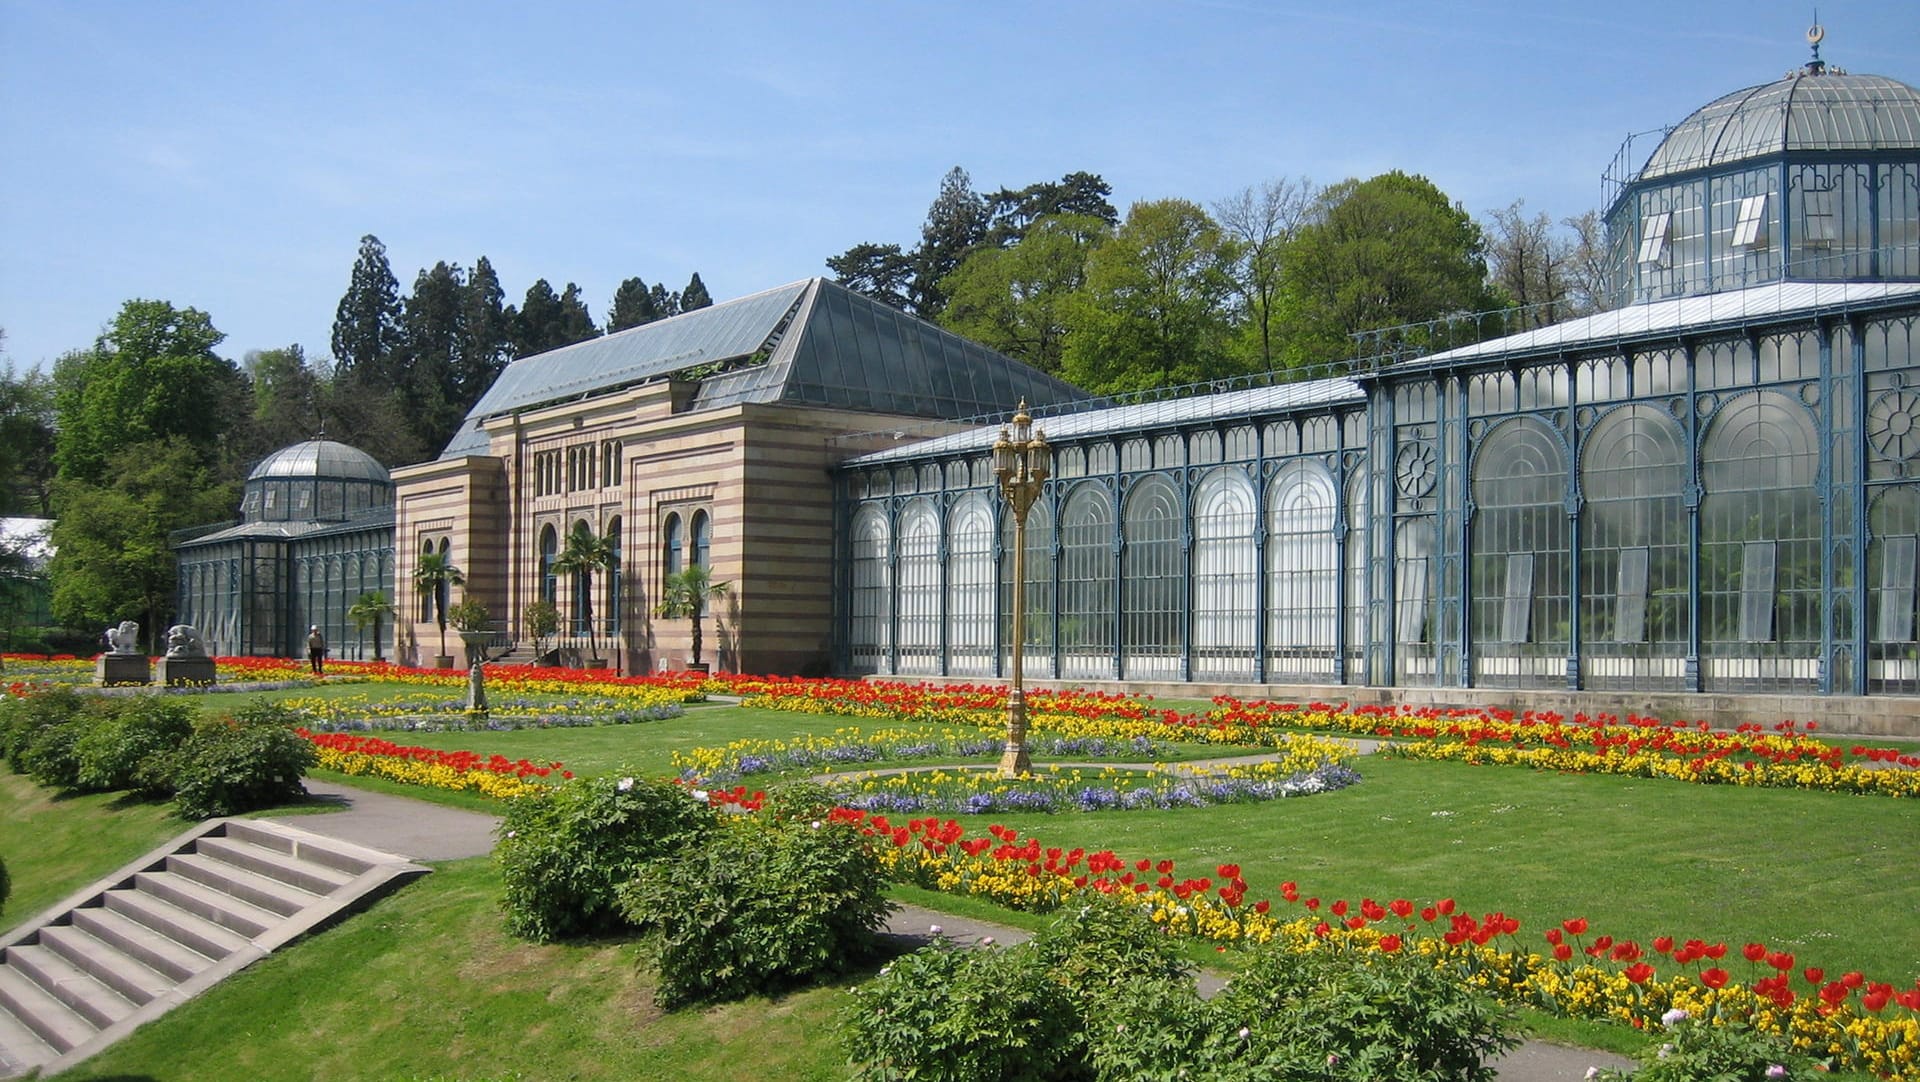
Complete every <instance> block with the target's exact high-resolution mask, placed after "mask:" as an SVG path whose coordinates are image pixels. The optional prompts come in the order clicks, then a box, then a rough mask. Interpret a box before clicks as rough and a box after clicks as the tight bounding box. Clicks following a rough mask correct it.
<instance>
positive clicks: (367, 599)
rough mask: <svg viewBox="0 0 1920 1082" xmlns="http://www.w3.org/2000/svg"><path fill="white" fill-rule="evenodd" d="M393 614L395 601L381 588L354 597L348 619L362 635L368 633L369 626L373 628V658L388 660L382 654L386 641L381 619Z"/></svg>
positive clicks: (348, 610) (348, 611)
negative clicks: (381, 627)
mask: <svg viewBox="0 0 1920 1082" xmlns="http://www.w3.org/2000/svg"><path fill="white" fill-rule="evenodd" d="M392 615H393V602H391V601H389V600H387V595H386V593H385V592H384V591H381V590H368V591H367V592H365V593H363V594H361V595H360V596H359V597H356V598H354V599H353V604H352V605H351V606H349V607H348V609H347V619H349V620H352V621H353V626H354V627H356V628H358V629H359V630H360V633H361V634H362V635H364V634H366V632H367V628H368V627H372V628H373V660H375V661H385V660H386V659H385V658H383V657H381V656H380V645H381V643H382V642H383V641H384V637H383V636H382V635H381V634H380V621H382V620H384V619H386V618H387V617H389V616H392Z"/></svg>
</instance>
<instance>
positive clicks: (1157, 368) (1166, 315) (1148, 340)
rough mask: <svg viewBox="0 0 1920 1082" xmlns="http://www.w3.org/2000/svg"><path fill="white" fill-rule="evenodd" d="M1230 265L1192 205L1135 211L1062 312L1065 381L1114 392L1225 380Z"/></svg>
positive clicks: (1214, 229) (1226, 250)
mask: <svg viewBox="0 0 1920 1082" xmlns="http://www.w3.org/2000/svg"><path fill="white" fill-rule="evenodd" d="M1232 257H1233V248H1232V245H1231V243H1230V242H1229V241H1228V240H1227V239H1226V238H1225V237H1224V236H1223V235H1222V234H1221V232H1220V227H1219V226H1218V225H1216V224H1214V221H1213V219H1212V218H1210V217H1208V216H1207V212H1206V211H1205V210H1202V209H1201V208H1200V207H1199V205H1198V204H1195V203H1190V202H1188V201H1186V200H1184V199H1162V200H1157V201H1153V202H1143V203H1135V204H1134V205H1133V207H1132V208H1131V209H1129V210H1128V211H1127V220H1126V221H1125V222H1124V223H1123V224H1122V225H1121V226H1120V229H1119V231H1118V232H1117V233H1115V234H1114V237H1113V239H1112V240H1110V241H1108V242H1106V243H1105V244H1103V245H1101V246H1100V247H1099V248H1097V249H1096V250H1095V251H1094V252H1093V253H1092V255H1091V256H1090V257H1089V259H1088V264H1087V284H1086V288H1085V289H1084V290H1083V291H1081V292H1080V293H1078V294H1076V295H1075V300H1074V303H1073V304H1072V305H1071V307H1070V309H1069V313H1068V325H1069V327H1070V328H1071V334H1070V337H1069V339H1068V342H1067V348H1066V352H1065V355H1064V356H1063V358H1062V370H1063V372H1064V374H1065V376H1066V378H1067V379H1068V380H1069V381H1071V382H1073V383H1076V384H1078V385H1079V386H1081V387H1084V388H1086V389H1087V390H1090V391H1094V392H1096V393H1114V392H1120V391H1132V390H1143V389H1146V388H1152V387H1165V386H1168V385H1172V384H1183V383H1195V382H1199V381H1201V380H1208V379H1216V378H1219V377H1221V376H1225V375H1229V374H1231V373H1232V372H1233V368H1232V365H1231V360H1230V358H1229V356H1228V350H1227V342H1228V337H1229V335H1230V333H1231V331H1232V322H1231V320H1230V318H1229V312H1228V310H1227V302H1228V299H1229V298H1230V296H1231V295H1232V291H1233V280H1232V277H1231V276H1230V275H1229V273H1228V268H1229V267H1230V266H1231V265H1232Z"/></svg>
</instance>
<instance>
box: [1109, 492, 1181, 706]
mask: <svg viewBox="0 0 1920 1082" xmlns="http://www.w3.org/2000/svg"><path fill="white" fill-rule="evenodd" d="M1184 517H1185V515H1184V514H1183V513H1182V510H1181V507H1180V497H1179V495H1178V494H1176V493H1175V492H1174V490H1173V485H1171V484H1169V483H1168V482H1167V480H1166V478H1164V477H1159V476H1155V477H1149V478H1147V479H1146V480H1144V481H1142V482H1140V484H1138V485H1136V486H1135V487H1134V489H1133V491H1132V492H1131V493H1129V494H1128V496H1127V505H1126V514H1125V515H1124V516H1123V517H1122V520H1121V523H1122V529H1123V530H1124V531H1125V533H1126V548H1125V550H1124V551H1125V555H1124V557H1123V559H1122V565H1121V579H1122V582H1123V597H1122V602H1123V604H1124V606H1125V620H1124V623H1123V624H1122V627H1123V628H1124V631H1125V636H1126V637H1125V639H1124V641H1123V646H1122V649H1123V651H1124V657H1125V666H1126V676H1127V678H1128V679H1138V678H1141V677H1149V676H1154V677H1162V678H1177V677H1178V676H1179V675H1180V656H1181V651H1182V649H1183V648H1184V645H1185V640H1186V634H1185V630H1186V629H1185V624H1186V601H1187V599H1186V584H1187V572H1186V567H1185V564H1184V561H1183V559H1182V554H1181V550H1180V524H1181V520H1182V519H1183V518H1184Z"/></svg>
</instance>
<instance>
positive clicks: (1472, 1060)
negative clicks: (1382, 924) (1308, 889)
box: [1214, 948, 1519, 1082]
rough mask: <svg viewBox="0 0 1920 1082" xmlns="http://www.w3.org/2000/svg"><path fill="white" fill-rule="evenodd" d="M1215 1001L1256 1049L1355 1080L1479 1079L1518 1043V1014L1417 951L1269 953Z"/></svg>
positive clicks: (1424, 1081)
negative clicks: (1300, 1054)
mask: <svg viewBox="0 0 1920 1082" xmlns="http://www.w3.org/2000/svg"><path fill="white" fill-rule="evenodd" d="M1214 1004H1215V1006H1216V1008H1217V1009H1218V1010H1220V1011H1222V1012H1224V1017H1223V1021H1226V1022H1227V1023H1229V1024H1233V1025H1238V1026H1245V1027H1247V1028H1248V1037H1247V1040H1248V1042H1249V1045H1250V1047H1251V1048H1253V1049H1254V1050H1256V1051H1260V1050H1263V1049H1264V1050H1286V1049H1293V1050H1311V1051H1312V1052H1313V1054H1315V1055H1319V1056H1322V1057H1325V1060H1324V1064H1323V1065H1322V1067H1321V1070H1322V1071H1323V1072H1324V1073H1323V1074H1322V1077H1328V1078H1334V1079H1350V1080H1352V1082H1368V1080H1393V1082H1431V1080H1439V1079H1458V1080H1461V1082H1481V1080H1487V1079H1492V1078H1493V1077H1494V1072H1493V1070H1492V1069H1491V1068H1489V1067H1488V1066H1487V1065H1486V1059H1487V1057H1489V1056H1492V1055H1496V1054H1498V1053H1500V1052H1503V1051H1506V1050H1507V1049H1510V1048H1512V1047H1514V1046H1515V1045H1516V1044H1518V1043H1519V1040H1518V1038H1516V1037H1515V1036H1514V1035H1513V1034H1512V1032H1511V1030H1512V1027H1513V1023H1514V1020H1513V1015H1512V1012H1510V1011H1508V1010H1507V1009H1505V1008H1503V1007H1500V1006H1499V1005H1497V1004H1495V1003H1494V1002H1493V1000H1491V999H1489V998H1487V997H1486V996H1485V995H1483V994H1481V993H1479V992H1476V991H1474V990H1473V989H1471V988H1469V987H1467V986H1466V985H1465V984H1464V983H1462V982H1460V981H1459V980H1458V979H1457V978H1455V977H1454V976H1453V975H1451V974H1449V973H1445V972H1443V971H1441V970H1439V969H1436V968H1434V966H1433V964H1432V963H1431V962H1430V961H1428V960H1427V959H1425V958H1423V957H1421V956H1419V955H1418V954H1415V953H1411V952H1406V953H1392V954H1389V953H1383V952H1381V951H1377V950H1319V951H1310V952H1307V953H1303V954H1302V953H1294V952H1292V951H1289V950H1286V949H1284V948H1278V949H1276V948H1269V949H1266V950H1263V951H1261V952H1259V953H1258V954H1257V955H1256V956H1255V958H1254V961H1253V963H1252V964H1251V965H1250V966H1248V968H1247V969H1246V971H1245V972H1243V973H1242V974H1241V975H1240V976H1239V977H1238V978H1237V979H1235V980H1234V981H1233V983H1232V984H1230V985H1228V986H1227V989H1226V991H1225V992H1224V993H1222V994H1221V995H1220V996H1219V997H1218V998H1217V999H1216V1000H1215V1001H1214ZM1235 1020H1242V1021H1238V1022H1236V1021H1235ZM1267 1054H1270V1053H1267ZM1281 1058H1283V1059H1286V1058H1292V1054H1291V1053H1287V1052H1284V1051H1283V1052H1282V1054H1281Z"/></svg>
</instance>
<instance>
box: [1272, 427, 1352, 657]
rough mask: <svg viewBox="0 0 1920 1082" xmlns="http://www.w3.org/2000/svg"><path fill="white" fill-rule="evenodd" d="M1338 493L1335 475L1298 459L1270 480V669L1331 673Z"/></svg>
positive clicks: (1336, 608)
mask: <svg viewBox="0 0 1920 1082" xmlns="http://www.w3.org/2000/svg"><path fill="white" fill-rule="evenodd" d="M1337 499H1338V495H1337V492H1336V490H1335V488H1334V484H1333V475H1332V474H1331V473H1328V472H1327V468H1326V467H1325V466H1323V465H1321V464H1320V463H1318V462H1309V461H1305V460H1301V459H1295V460H1292V461H1289V462H1287V463H1286V464H1285V465H1282V466H1281V467H1280V470H1279V472H1277V473H1275V474H1274V475H1273V480H1272V481H1271V482H1269V483H1268V486H1267V614H1268V615H1267V674H1268V676H1269V677H1271V678H1274V679H1286V678H1309V677H1311V678H1324V677H1327V676H1329V675H1331V674H1332V672H1333V642H1334V638H1335V635H1334V621H1335V620H1336V619H1337V617H1338V615H1339V604H1338V602H1339V597H1340V592H1339V575H1340V554H1339V547H1338V545H1337V544H1336V543H1335V542H1334V539H1333V523H1334V508H1335V503H1336V501H1337Z"/></svg>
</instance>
